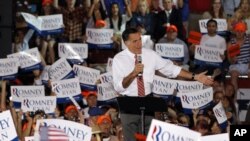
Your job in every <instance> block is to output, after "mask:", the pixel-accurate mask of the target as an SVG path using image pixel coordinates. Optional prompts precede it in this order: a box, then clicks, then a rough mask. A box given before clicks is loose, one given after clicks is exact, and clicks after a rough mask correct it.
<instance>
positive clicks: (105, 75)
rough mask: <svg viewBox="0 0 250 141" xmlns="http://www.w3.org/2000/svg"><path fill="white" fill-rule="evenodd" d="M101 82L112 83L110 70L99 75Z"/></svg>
mask: <svg viewBox="0 0 250 141" xmlns="http://www.w3.org/2000/svg"><path fill="white" fill-rule="evenodd" d="M100 80H101V83H113V75H112V72H106V73H103V74H101V75H100Z"/></svg>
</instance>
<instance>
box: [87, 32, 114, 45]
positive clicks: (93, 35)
mask: <svg viewBox="0 0 250 141" xmlns="http://www.w3.org/2000/svg"><path fill="white" fill-rule="evenodd" d="M113 34H114V30H113V29H94V28H87V29H86V35H87V43H88V46H89V48H102V49H112V48H113V40H112V39H111V38H112V37H113Z"/></svg>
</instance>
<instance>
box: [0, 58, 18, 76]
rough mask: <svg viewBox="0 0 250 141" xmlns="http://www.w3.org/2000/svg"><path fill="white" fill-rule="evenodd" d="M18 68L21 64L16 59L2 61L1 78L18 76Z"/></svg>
mask: <svg viewBox="0 0 250 141" xmlns="http://www.w3.org/2000/svg"><path fill="white" fill-rule="evenodd" d="M18 66H19V62H18V60H17V59H16V58H5V59H0V78H2V77H4V76H11V75H16V74H17V73H18Z"/></svg>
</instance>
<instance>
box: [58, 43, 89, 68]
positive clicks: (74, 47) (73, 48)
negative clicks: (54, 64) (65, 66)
mask: <svg viewBox="0 0 250 141" xmlns="http://www.w3.org/2000/svg"><path fill="white" fill-rule="evenodd" d="M58 55H59V57H61V58H62V57H64V58H66V59H67V60H68V61H69V63H70V64H79V63H82V62H83V61H84V59H86V58H88V45H87V44H80V43H59V44H58Z"/></svg>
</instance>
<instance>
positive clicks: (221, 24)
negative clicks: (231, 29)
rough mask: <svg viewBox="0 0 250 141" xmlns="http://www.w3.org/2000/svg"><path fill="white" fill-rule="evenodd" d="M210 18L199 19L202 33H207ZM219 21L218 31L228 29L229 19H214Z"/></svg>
mask: <svg viewBox="0 0 250 141" xmlns="http://www.w3.org/2000/svg"><path fill="white" fill-rule="evenodd" d="M208 20H209V19H204V20H199V26H200V31H201V33H207V21H208ZM214 20H216V21H217V25H218V28H217V31H227V29H228V28H227V20H226V19H214Z"/></svg>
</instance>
